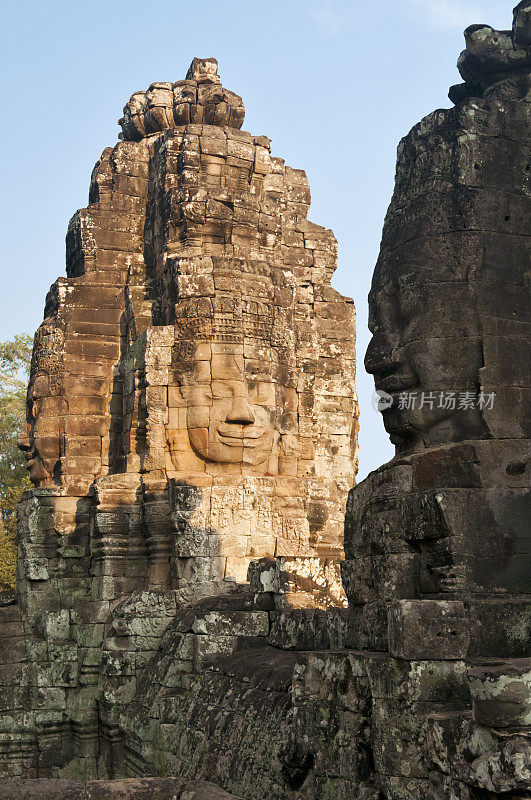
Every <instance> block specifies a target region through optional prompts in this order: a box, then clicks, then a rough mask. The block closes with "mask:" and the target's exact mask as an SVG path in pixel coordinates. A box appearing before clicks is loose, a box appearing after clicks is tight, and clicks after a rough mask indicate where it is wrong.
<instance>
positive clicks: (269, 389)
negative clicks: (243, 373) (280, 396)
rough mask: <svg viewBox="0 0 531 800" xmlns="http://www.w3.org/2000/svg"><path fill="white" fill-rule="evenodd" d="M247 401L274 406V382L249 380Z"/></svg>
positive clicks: (258, 404) (269, 406) (268, 406)
mask: <svg viewBox="0 0 531 800" xmlns="http://www.w3.org/2000/svg"><path fill="white" fill-rule="evenodd" d="M249 401H250V402H251V403H254V404H255V405H257V406H266V407H267V408H274V407H275V405H276V395H275V384H274V383H271V382H269V381H258V382H254V381H252V382H250V383H249Z"/></svg>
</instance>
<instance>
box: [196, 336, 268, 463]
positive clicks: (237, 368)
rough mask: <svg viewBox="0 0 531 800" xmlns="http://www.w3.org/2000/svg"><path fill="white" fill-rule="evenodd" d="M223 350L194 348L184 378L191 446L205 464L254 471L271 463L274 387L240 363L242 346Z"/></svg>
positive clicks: (244, 361)
mask: <svg viewBox="0 0 531 800" xmlns="http://www.w3.org/2000/svg"><path fill="white" fill-rule="evenodd" d="M223 350H224V351H225V352H222V353H216V352H212V349H211V347H210V346H209V345H200V346H198V347H197V348H196V352H195V355H194V360H193V366H192V370H191V372H190V373H189V375H188V376H187V378H186V383H187V392H186V396H187V405H186V426H187V429H188V435H189V438H190V443H191V445H192V448H193V450H194V451H195V453H196V455H198V456H199V457H200V458H202V459H204V460H205V461H213V462H217V463H221V464H222V463H230V464H236V463H246V464H249V465H252V466H256V465H259V464H262V463H264V462H265V461H266V460H267V459H268V458H269V457H270V455H271V452H272V449H273V444H274V441H275V424H274V419H275V414H276V401H275V384H274V383H273V381H272V377H271V376H265V375H264V374H263V373H262V374H257V373H258V371H257V369H255V364H254V363H253V362H252V361H250V360H249V359H244V353H243V344H233V345H224V346H223ZM205 355H206V356H208V358H204V356H205ZM260 372H261V371H260Z"/></svg>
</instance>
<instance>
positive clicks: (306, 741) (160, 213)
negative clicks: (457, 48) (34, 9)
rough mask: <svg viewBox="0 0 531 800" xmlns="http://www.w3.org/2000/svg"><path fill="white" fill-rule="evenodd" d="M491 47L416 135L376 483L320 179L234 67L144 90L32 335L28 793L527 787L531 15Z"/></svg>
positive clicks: (408, 793)
mask: <svg viewBox="0 0 531 800" xmlns="http://www.w3.org/2000/svg"><path fill="white" fill-rule="evenodd" d="M465 38H466V50H465V51H464V52H463V53H462V54H461V56H460V58H459V62H458V66H459V69H460V72H461V74H462V76H463V79H464V83H463V84H460V85H459V86H455V87H452V88H451V90H450V98H451V100H452V101H453V102H454V103H455V107H454V108H451V109H449V110H438V111H435V112H434V113H432V114H430V115H428V116H427V117H426V118H425V119H424V120H422V122H420V123H419V124H418V125H416V126H415V127H414V128H413V129H412V131H411V132H410V133H409V134H408V135H407V136H406V137H405V138H404V139H403V140H402V142H401V144H400V146H399V151H398V165H397V174H396V184H395V192H394V195H393V198H392V201H391V205H390V208H389V211H388V214H387V217H386V220H385V225H384V231H383V237H382V245H381V250H380V256H379V259H378V263H377V266H376V270H375V274H374V280H373V285H372V289H371V294H370V326H371V330H372V333H373V338H372V340H371V344H370V346H369V350H368V352H367V356H366V367H367V369H368V370H369V372H371V373H373V374H374V377H375V384H376V389H377V391H378V392H379V393H380V395H381V403H380V407H381V410H382V414H383V420H384V424H385V427H386V429H387V431H388V432H389V435H390V437H391V441H392V442H393V443H394V444H395V446H396V455H395V457H394V458H393V459H392V460H391V461H390V462H389V463H388V464H386V465H384V466H383V467H381V468H380V469H378V470H376V471H375V472H373V473H371V474H370V475H369V477H368V478H367V479H366V480H365V481H363V482H362V483H361V484H359V486H357V487H356V488H354V489H351V491H350V493H349V494H348V502H347V492H348V490H349V489H350V488H351V486H352V483H353V480H354V476H355V467H356V434H357V403H356V395H355V389H354V372H355V357H354V308H353V305H352V302H351V301H349V300H347V299H346V298H344V297H342V296H341V295H340V294H339V293H338V292H336V291H335V290H334V289H332V288H331V285H330V279H331V276H332V274H333V272H334V269H335V266H336V243H335V240H334V237H333V234H332V233H331V231H328V230H325V229H324V228H321V227H319V226H318V225H315V224H313V223H311V222H309V221H308V220H307V212H308V207H309V203H310V195H309V188H308V182H307V179H306V176H305V174H304V172H302V171H301V170H295V169H291V168H289V167H287V166H285V164H284V162H283V161H282V160H281V159H279V158H276V157H273V156H271V154H270V142H269V140H268V139H267V138H266V137H264V136H258V137H256V136H255V137H253V136H252V135H251V134H248V133H245V132H242V131H241V130H240V129H241V125H242V123H243V118H244V108H243V102H242V100H241V98H239V97H238V96H237V95H235V94H234V93H233V92H230V91H228V90H226V89H224V88H223V87H222V86H221V84H220V80H219V77H218V75H217V63H216V62H215V60H214V59H194V61H193V62H192V65H191V67H190V70H189V72H188V74H187V78H186V80H185V81H178V82H177V83H176V84H171V83H154V84H152V85H151V86H150V88H149V89H148V90H147V91H146V92H136V93H135V94H134V95H133V96H132V98H131V100H130V101H129V103H128V104H127V105H126V107H125V109H124V116H123V118H122V119H121V120H120V123H121V126H122V131H123V132H122V134H121V139H122V141H121V142H120V143H119V144H118V145H116V147H115V148H114V149H110V148H109V149H107V150H105V151H104V153H103V155H102V157H101V159H100V161H99V162H98V163H97V165H96V167H95V169H94V171H93V174H92V179H91V187H90V195H89V206H88V208H87V209H84V210H82V211H80V212H78V213H77V214H76V215H75V216H74V218H73V219H72V221H71V223H70V225H69V229H68V234H67V278H66V279H64V278H60V279H59V280H58V281H57V282H56V283H55V284H54V285H53V286H52V289H51V290H50V293H49V295H48V297H47V300H46V308H45V320H44V322H43V324H42V325H41V327H40V328H39V330H38V331H37V334H36V336H35V345H34V353H33V359H32V366H31V377H30V385H29V389H28V432H27V436H26V438H25V439H24V440H23V441H22V442H21V446H22V447H23V448H24V449H25V450H26V451H27V459H28V469H29V471H30V476H31V479H32V481H33V483H34V488H33V489H32V490H31V491H29V492H27V493H26V495H25V497H24V499H23V501H22V502H21V505H20V524H19V559H18V570H19V574H18V583H17V593H16V597H13V598H12V597H4V599H0V602H2V604H3V605H2V607H1V608H0V636H1V637H2V638H1V642H2V647H1V648H0V656H1V659H0V660H1V664H0V677H1V683H2V693H1V695H0V696H1V702H2V708H1V713H0V768H1V771H2V773H3V775H4V776H5V778H4V780H3V792H4V795H3V796H4V797H5V798H6V800H11V798H13V800H14V799H15V798H28V799H29V798H33V797H35V798H36V797H39V798H52V797H53V798H72V800H73V799H74V798H77V800H81V798H83V799H84V800H91V799H92V800H103V798H131V800H133V799H134V800H141V799H142V800H143V798H146V800H147V798H159V799H160V800H169V799H170V798H178V800H224V798H227V800H228V798H229V797H237V798H241V800H243V799H245V800H251V798H252V800H332V799H333V800H446V799H447V800H493V798H500V799H501V798H505V800H524V798H529V797H530V792H531V742H530V735H529V725H530V721H531V711H530V707H531V691H530V690H531V660H530V659H529V628H530V620H531V610H530V603H529V589H530V579H529V574H530V569H529V566H530V561H529V557H528V553H529V545H528V539H527V538H526V533H525V531H526V522H527V520H528V518H529V505H528V498H529V494H528V488H529V466H528V462H529V449H530V448H529V428H528V417H526V400H527V399H528V389H526V388H525V387H527V386H529V367H528V362H527V361H526V359H525V358H524V353H525V349H524V348H525V343H526V339H527V338H528V334H529V311H528V308H529V302H528V294H526V291H525V288H526V283H525V280H526V276H525V275H524V271H525V265H526V251H525V247H526V236H525V234H526V233H527V226H526V222H527V218H528V216H527V214H526V212H528V209H529V188H528V184H529V149H528V146H527V145H526V139H527V138H528V127H529V103H530V87H531V79H530V63H531V56H530V47H531V4H530V3H529V2H522V3H520V4H519V5H518V6H517V7H516V8H515V10H514V22H513V28H512V31H495V30H493V29H492V28H490V27H488V26H483V25H481V26H479V25H474V26H471V27H470V28H468V29H467V30H466V31H465ZM345 503H346V509H347V510H346V519H345V526H344V542H343V518H344V507H345ZM343 546H344V550H343ZM340 573H341V575H340Z"/></svg>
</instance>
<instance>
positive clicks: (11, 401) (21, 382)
mask: <svg viewBox="0 0 531 800" xmlns="http://www.w3.org/2000/svg"><path fill="white" fill-rule="evenodd" d="M31 348H32V338H31V336H28V335H27V334H20V335H17V336H15V337H14V339H11V340H8V341H5V342H0V588H9V587H13V586H14V583H15V570H16V545H15V537H16V527H17V503H18V501H19V500H20V498H21V496H22V492H23V491H24V489H26V488H27V487H28V486H29V485H30V482H29V479H28V475H27V472H26V469H25V459H24V455H23V453H21V452H20V450H19V449H18V447H17V441H18V438H19V436H20V432H21V429H22V426H23V424H24V419H25V405H26V385H27V382H28V373H29V366H30V359H31Z"/></svg>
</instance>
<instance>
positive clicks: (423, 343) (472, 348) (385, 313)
mask: <svg viewBox="0 0 531 800" xmlns="http://www.w3.org/2000/svg"><path fill="white" fill-rule="evenodd" d="M382 277H383V276H382ZM380 281H381V278H380ZM448 294H450V295H451V303H452V311H451V312H449V310H448V306H447V305H446V304H444V305H443V303H442V302H441V298H444V297H447V296H448ZM476 306H477V301H476V298H475V297H474V290H473V288H472V287H471V286H470V284H467V283H466V282H465V281H462V280H454V281H448V282H447V283H443V282H442V281H441V283H440V284H439V283H436V282H435V281H434V279H433V276H430V275H429V274H428V273H427V272H424V273H417V274H416V275H414V276H408V279H407V280H402V281H400V280H398V279H397V278H396V277H395V276H393V277H392V278H391V279H389V280H387V281H385V283H383V285H380V286H379V287H378V289H376V290H375V289H373V290H372V291H371V294H370V297H369V327H370V329H371V331H372V333H373V337H372V339H371V342H370V344H369V347H368V349H367V353H366V356H365V367H366V369H367V371H368V372H369V373H371V374H373V375H374V380H375V387H376V389H377V390H380V391H384V392H387V393H388V394H390V395H391V397H392V399H393V403H392V405H391V406H390V407H389V408H387V409H385V410H384V411H383V412H382V414H383V420H384V425H385V428H386V430H387V431H388V433H389V434H390V438H391V441H392V442H393V443H394V444H396V445H402V446H408V445H410V444H412V443H414V442H415V440H422V441H423V442H424V444H426V445H431V444H437V443H441V442H445V441H454V440H456V439H458V438H461V433H462V431H463V430H467V432H468V433H469V435H474V434H480V433H481V420H480V418H479V415H478V409H477V403H476V406H475V407H474V408H473V409H472V408H469V409H466V410H464V409H460V408H459V395H460V394H461V393H463V392H471V393H473V395H474V397H476V396H477V394H478V392H479V388H480V386H479V370H480V368H481V366H482V347H481V337H480V332H479V325H478V321H477V309H476ZM449 392H455V394H456V403H455V404H454V405H453V404H452V403H451V402H448V401H445V399H444V397H442V396H441V393H442V395H444V396H447V395H448V393H449ZM404 393H406V394H408V395H412V396H414V398H415V399H414V401H409V402H408V403H406V402H405V400H404V399H402V401H401V400H400V396H401V395H402V398H404ZM408 405H409V407H408ZM401 406H402V407H401Z"/></svg>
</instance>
